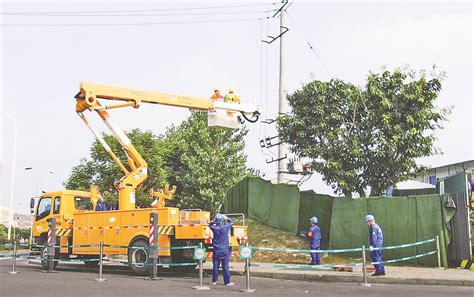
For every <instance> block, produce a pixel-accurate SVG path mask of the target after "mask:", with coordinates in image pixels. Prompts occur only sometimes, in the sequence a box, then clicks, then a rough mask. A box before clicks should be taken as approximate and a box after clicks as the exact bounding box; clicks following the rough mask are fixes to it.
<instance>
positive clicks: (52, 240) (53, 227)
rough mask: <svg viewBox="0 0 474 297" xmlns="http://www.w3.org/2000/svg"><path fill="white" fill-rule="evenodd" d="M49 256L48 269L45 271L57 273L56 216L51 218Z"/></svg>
mask: <svg viewBox="0 0 474 297" xmlns="http://www.w3.org/2000/svg"><path fill="white" fill-rule="evenodd" d="M46 246H47V247H46V249H47V257H48V269H47V270H44V271H43V272H48V273H55V272H57V271H55V270H54V256H55V254H56V251H55V249H56V247H55V246H56V218H51V220H50V222H49V228H48V242H47V245H46Z"/></svg>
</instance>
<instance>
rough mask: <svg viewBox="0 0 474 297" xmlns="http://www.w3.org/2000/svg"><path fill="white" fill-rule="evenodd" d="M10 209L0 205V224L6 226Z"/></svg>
mask: <svg viewBox="0 0 474 297" xmlns="http://www.w3.org/2000/svg"><path fill="white" fill-rule="evenodd" d="M10 215H11V211H10V209H9V208H8V207H3V206H0V224H2V225H4V226H8V222H9V221H10Z"/></svg>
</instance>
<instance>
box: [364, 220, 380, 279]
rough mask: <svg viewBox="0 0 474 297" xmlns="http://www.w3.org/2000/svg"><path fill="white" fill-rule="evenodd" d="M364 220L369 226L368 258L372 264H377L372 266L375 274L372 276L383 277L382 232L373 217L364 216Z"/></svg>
mask: <svg viewBox="0 0 474 297" xmlns="http://www.w3.org/2000/svg"><path fill="white" fill-rule="evenodd" d="M364 220H365V221H366V222H367V225H369V244H370V257H371V258H372V262H378V264H374V267H375V272H374V273H373V274H372V276H382V275H385V267H384V265H383V263H382V245H383V232H382V228H380V226H379V225H377V224H376V223H375V218H374V216H373V215H370V214H368V215H366V216H365V218H364Z"/></svg>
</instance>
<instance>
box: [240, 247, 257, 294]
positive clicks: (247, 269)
mask: <svg viewBox="0 0 474 297" xmlns="http://www.w3.org/2000/svg"><path fill="white" fill-rule="evenodd" d="M245 246H249V243H248V242H247V243H246V244H245ZM240 291H241V292H244V293H253V292H255V291H257V290H256V289H250V259H249V258H246V259H245V289H241V290H240Z"/></svg>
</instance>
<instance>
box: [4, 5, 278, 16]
mask: <svg viewBox="0 0 474 297" xmlns="http://www.w3.org/2000/svg"><path fill="white" fill-rule="evenodd" d="M276 4H277V3H253V4H240V5H221V6H200V7H183V8H161V9H132V10H94V11H29V12H28V11H26V12H21V11H16V12H0V14H3V15H42V14H52V15H54V14H67V13H73V14H90V13H92V14H93V13H133V12H153V11H180V10H203V9H226V8H236V7H255V6H269V5H276Z"/></svg>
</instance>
